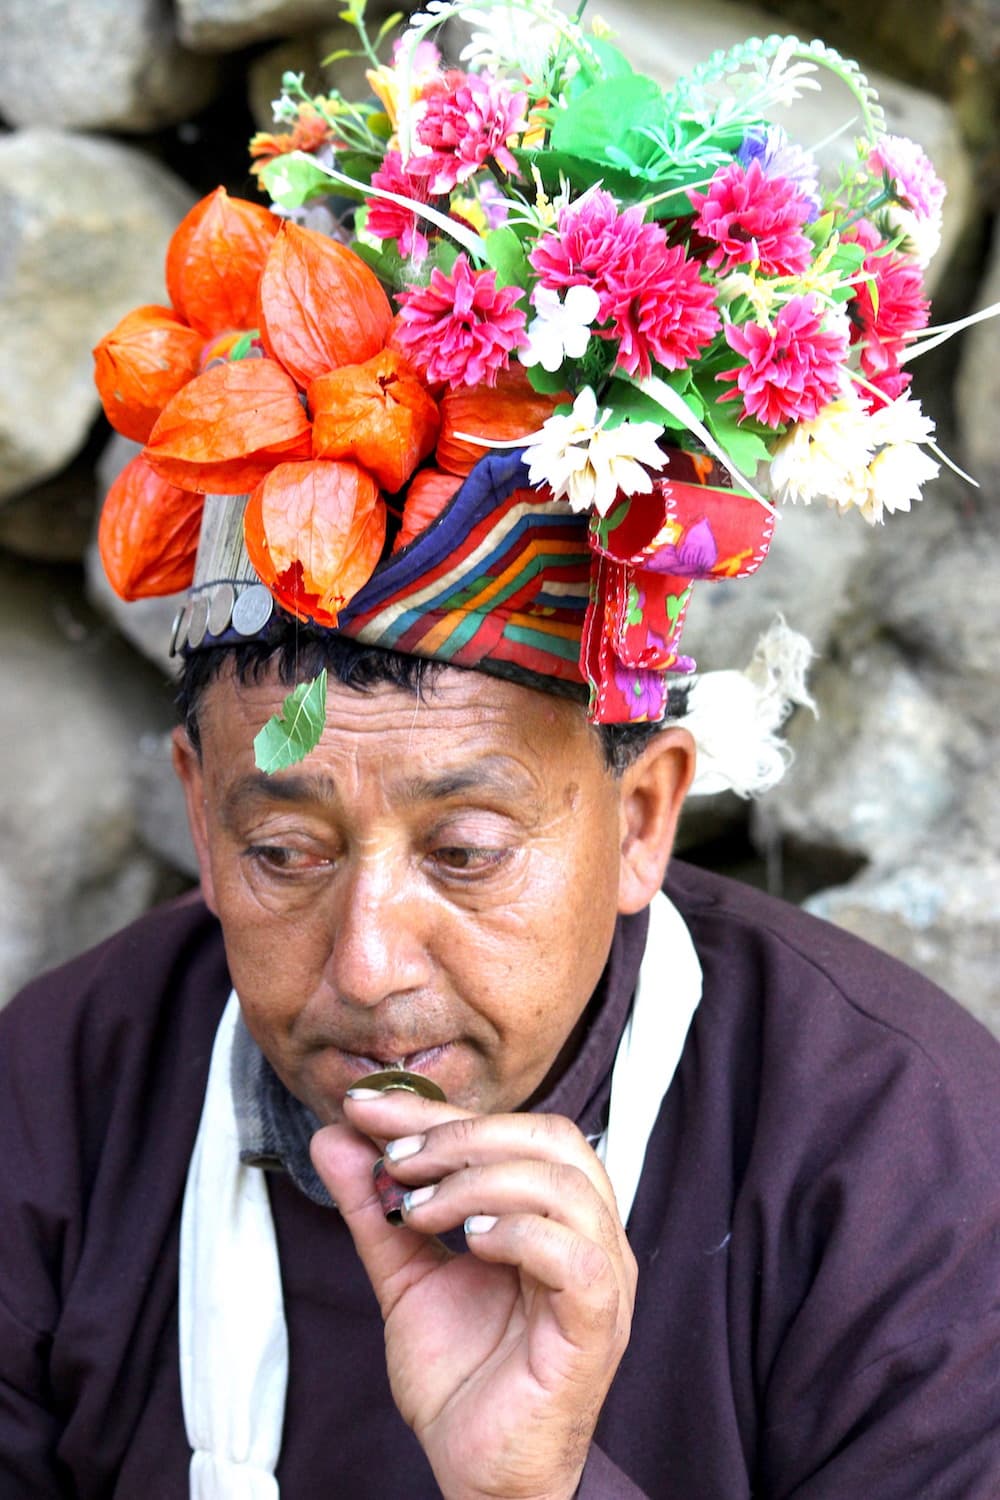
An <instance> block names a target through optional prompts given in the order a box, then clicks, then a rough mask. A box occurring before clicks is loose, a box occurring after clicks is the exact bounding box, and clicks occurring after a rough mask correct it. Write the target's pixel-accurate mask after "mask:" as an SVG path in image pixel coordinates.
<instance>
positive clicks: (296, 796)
mask: <svg viewBox="0 0 1000 1500" xmlns="http://www.w3.org/2000/svg"><path fill="white" fill-rule="evenodd" d="M336 795H337V786H336V783H335V781H334V779H333V777H332V776H327V775H324V774H319V775H310V776H268V775H266V774H265V773H264V772H263V771H257V772H251V773H250V774H249V775H247V776H241V777H240V779H239V781H237V782H235V783H234V784H233V785H232V786H231V787H230V788H229V790H228V791H227V793H226V796H225V799H224V802H223V816H224V817H231V816H232V815H233V814H234V813H236V812H238V811H239V809H240V808H241V807H242V806H245V805H246V804H247V803H253V802H295V803H303V802H332V801H333V800H334V798H335V797H336Z"/></svg>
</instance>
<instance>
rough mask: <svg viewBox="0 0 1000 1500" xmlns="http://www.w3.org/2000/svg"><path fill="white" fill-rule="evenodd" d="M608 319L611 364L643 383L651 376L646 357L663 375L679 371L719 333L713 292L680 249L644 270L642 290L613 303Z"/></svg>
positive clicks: (666, 254)
mask: <svg viewBox="0 0 1000 1500" xmlns="http://www.w3.org/2000/svg"><path fill="white" fill-rule="evenodd" d="M626 285H627V284H626ZM622 290H623V294H624V292H625V290H626V286H623V288H622ZM614 318H615V323H614V328H613V330H612V333H613V335H614V336H616V337H617V338H618V341H619V347H618V359H617V364H618V365H619V367H620V368H621V369H623V370H626V371H627V372H628V374H629V375H635V374H636V373H637V372H638V374H639V377H640V379H643V380H644V379H645V378H646V377H647V376H648V375H649V374H650V373H651V368H652V367H651V364H650V358H651V357H652V359H655V360H658V361H659V363H660V364H661V365H665V366H666V368H667V369H668V370H682V369H684V367H685V366H686V365H689V364H690V363H691V361H692V360H694V359H696V358H697V357H698V355H699V354H700V353H701V351H702V350H703V349H704V348H705V347H706V346H707V345H708V344H710V343H711V342H712V339H713V338H714V337H715V335H716V334H717V333H718V331H719V314H718V313H717V312H716V310H715V293H714V291H713V290H712V288H711V287H710V286H706V285H705V283H704V282H703V281H702V280H701V276H700V274H699V269H698V264H697V262H696V261H691V260H688V259H687V258H686V256H685V254H684V250H683V247H682V246H680V245H678V246H675V247H674V248H672V249H671V248H668V247H666V246H665V247H664V250H663V253H662V255H661V256H659V257H656V258H655V259H654V260H653V262H652V263H651V264H650V265H649V266H648V267H647V268H646V284H645V286H644V287H643V288H642V289H641V290H640V291H639V292H638V294H637V295H636V296H634V297H630V298H628V300H627V301H625V302H624V303H623V302H617V303H616V304H615V307H614Z"/></svg>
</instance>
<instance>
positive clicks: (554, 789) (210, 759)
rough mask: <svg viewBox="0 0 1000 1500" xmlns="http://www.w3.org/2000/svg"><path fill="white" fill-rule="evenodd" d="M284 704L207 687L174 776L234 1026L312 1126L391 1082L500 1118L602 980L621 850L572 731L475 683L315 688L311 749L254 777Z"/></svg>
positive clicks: (600, 768) (566, 721) (615, 786)
mask: <svg viewBox="0 0 1000 1500" xmlns="http://www.w3.org/2000/svg"><path fill="white" fill-rule="evenodd" d="M287 692H288V689H287V688H286V687H283V686H281V685H280V684H277V683H275V682H273V681H265V682H263V683H260V684H255V685H252V686H244V685H240V684H238V683H235V682H234V681H233V680H232V679H231V678H229V677H225V678H223V679H221V680H219V681H217V682H215V683H213V684H212V685H211V686H210V687H209V688H208V690H207V691H206V693H205V695H204V697H203V699H202V704H201V708H200V712H199V727H200V730H201V739H202V758H201V761H200V763H199V761H198V760H197V758H196V757H195V756H194V753H193V752H192V751H191V749H190V747H189V745H188V743H187V740H186V738H185V737H183V736H182V735H180V733H179V734H178V754H177V762H178V769H179V771H180V773H181V776H182V780H183V781H184V782H185V787H186V791H187V793H188V800H189V810H190V812H191V817H192V824H193V829H194V834H195V839H196V843H197V844H198V847H199V854H200V857H201V860H202V870H203V885H204V890H205V895H206V899H207V900H208V903H209V905H210V906H211V907H212V909H213V910H214V911H215V912H216V913H217V915H218V916H219V918H220V920H221V923H222V928H223V933H224V936H225V942H226V952H227V956H228V960H229V966H230V972H231V975H232V979H233V983H234V985H235V987H236V990H237V992H238V994H239V996H240V1001H241V1004H242V1007H243V1013H244V1016H245V1018H246V1022H247V1025H248V1027H249V1029H250V1031H251V1032H252V1034H253V1036H254V1037H255V1039H256V1041H257V1043H258V1044H259V1046H260V1047H261V1049H262V1050H263V1052H264V1053H265V1055H266V1056H267V1057H268V1059H269V1060H270V1062H271V1064H272V1066H273V1067H274V1068H275V1071H276V1072H277V1073H278V1075H279V1076H280V1077H281V1078H282V1080H283V1081H284V1083H285V1084H286V1086H287V1087H288V1088H289V1089H290V1090H291V1091H292V1093H294V1094H295V1095H296V1096H297V1097H298V1098H299V1099H301V1100H303V1101H304V1102H305V1103H306V1104H307V1105H309V1107H310V1108H311V1109H312V1110H313V1111H314V1112H315V1113H316V1114H317V1115H318V1116H319V1118H320V1119H321V1120H324V1121H327V1122H329V1121H333V1120H335V1119H337V1118H338V1116H339V1106H340V1100H341V1099H342V1097H343V1094H344V1091H345V1090H346V1089H348V1088H350V1087H351V1085H352V1084H353V1083H355V1082H356V1081H357V1080H358V1079H359V1078H361V1077H362V1076H363V1075H364V1074H366V1073H370V1072H374V1071H375V1070H377V1069H380V1068H383V1067H385V1066H386V1065H387V1064H388V1063H390V1062H399V1063H402V1064H403V1065H404V1066H406V1067H408V1068H412V1069H414V1070H415V1071H417V1072H422V1073H425V1074H427V1075H429V1076H430V1077H432V1078H434V1079H435V1080H436V1081H437V1082H438V1083H439V1084H440V1085H441V1087H442V1088H443V1089H444V1091H445V1093H446V1094H447V1097H448V1099H449V1100H450V1101H451V1102H452V1103H455V1104H458V1105H461V1106H464V1107H466V1108H469V1109H475V1110H479V1111H497V1110H510V1109H514V1108H516V1107H517V1106H519V1105H520V1104H522V1103H524V1102H525V1101H526V1100H527V1099H529V1098H530V1097H531V1095H532V1094H534V1093H535V1092H536V1091H537V1090H538V1088H539V1086H540V1085H541V1084H542V1082H543V1081H544V1080H545V1079H546V1077H547V1076H548V1075H549V1074H550V1072H551V1071H552V1069H553V1067H554V1066H555V1065H556V1064H557V1061H558V1060H559V1059H560V1054H561V1053H562V1051H563V1049H564V1047H565V1045H566V1044H567V1042H568V1040H569V1039H570V1037H571V1035H572V1033H573V1030H574V1027H575V1025H576V1022H577V1021H578V1020H579V1018H580V1016H581V1015H582V1013H583V1011H584V1009H585V1007H586V1005H587V1001H588V1000H589V998H590V996H591V994H592V992H593V989H594V987H595V985H596V983H597V981H598V979H599V977H600V974H601V970H602V968H603V965H604V962H605V959H606V957H607V953H608V949H609V946H610V942H611V935H612V930H613V927H614V922H615V917H616V914H617V912H618V909H619V880H620V864H621V853H620V852H621V849H622V846H623V842H627V840H628V837H629V817H628V814H627V812H626V810H625V808H624V806H623V786H622V782H620V781H618V780H616V779H615V778H614V777H613V776H612V775H611V774H610V773H609V772H608V771H607V770H606V768H605V765H604V760H603V755H602V751H601V747H600V744H599V741H598V739H597V736H596V735H595V734H594V732H593V731H592V730H591V729H590V728H589V727H588V725H587V723H586V721H585V719H584V716H583V713H582V711H581V710H580V709H579V708H577V707H576V706H574V705H573V704H570V703H566V702H563V701H561V700H559V699H555V698H549V697H548V696H546V695H545V694H542V693H538V692H533V691H531V690H529V689H526V688H521V687H518V686H515V685H514V684H511V683H506V682H500V681H496V680H493V679H490V678H488V677H485V676H482V675H480V674H478V673H466V672H457V671H444V672H442V673H441V674H440V675H439V676H438V677H437V678H436V679H435V681H434V683H433V686H432V687H431V688H430V689H429V690H428V692H427V694H426V696H425V698H423V699H417V698H415V697H414V696H412V695H411V694H410V693H408V692H406V691H405V690H402V689H397V688H394V687H391V686H385V687H380V688H377V689H376V690H374V691H372V692H371V693H360V692H356V691H354V690H351V689H348V688H345V687H342V686H339V685H337V684H333V685H331V687H330V690H329V697H328V707H327V721H326V729H325V731H324V734H323V737H322V739H321V741H320V744H319V746H318V747H317V749H316V750H314V751H313V752H312V753H311V754H310V755H309V756H307V757H306V759H305V760H304V761H303V762H301V763H300V764H299V765H298V766H295V767H293V768H291V769H289V770H287V771H282V772H279V773H277V774H276V775H273V776H265V775H263V774H261V773H260V772H258V771H257V770H256V769H255V767H254V762H253V738H254V735H255V734H256V732H257V730H258V729H260V728H261V726H262V725H263V724H264V723H265V722H266V721H267V719H268V718H270V716H271V715H272V714H274V713H276V712H278V711H279V710H280V707H281V704H282V701H283V699H284V697H285V695H286V693H287Z"/></svg>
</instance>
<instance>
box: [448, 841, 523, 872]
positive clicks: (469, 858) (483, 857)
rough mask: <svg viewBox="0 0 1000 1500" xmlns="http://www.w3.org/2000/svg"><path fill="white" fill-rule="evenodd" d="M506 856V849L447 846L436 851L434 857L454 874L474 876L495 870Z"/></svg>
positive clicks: (459, 845)
mask: <svg viewBox="0 0 1000 1500" xmlns="http://www.w3.org/2000/svg"><path fill="white" fill-rule="evenodd" d="M506 855H507V850H506V849H474V848H470V847H469V846H467V845H465V844H445V845H442V847H441V848H439V849H435V850H434V853H433V856H432V857H433V859H434V860H435V862H436V863H437V864H439V865H443V866H444V868H445V869H446V870H448V871H450V872H452V873H454V874H457V875H472V874H478V873H482V872H484V871H486V870H491V869H494V868H495V867H496V866H497V865H498V864H500V863H501V861H502V860H504V859H505V858H506Z"/></svg>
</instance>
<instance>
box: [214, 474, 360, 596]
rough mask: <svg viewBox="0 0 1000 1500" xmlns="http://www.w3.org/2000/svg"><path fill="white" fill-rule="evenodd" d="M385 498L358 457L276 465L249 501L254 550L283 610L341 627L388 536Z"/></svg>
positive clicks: (249, 539) (248, 530)
mask: <svg viewBox="0 0 1000 1500" xmlns="http://www.w3.org/2000/svg"><path fill="white" fill-rule="evenodd" d="M385 521H386V512H385V504H384V502H383V501H382V499H381V497H380V495H379V492H378V489H377V487H376V485H375V481H374V480H373V479H372V477H371V475H370V474H368V473H367V472H366V470H364V469H362V468H360V467H359V465H358V464H355V463H350V462H347V461H342V460H329V459H314V460H313V461H312V462H309V463H285V464H280V465H279V466H278V467H277V468H275V469H274V470H272V472H271V473H270V474H269V475H268V477H267V478H266V479H265V480H264V481H263V482H262V483H261V484H260V485H259V486H258V488H257V489H256V490H255V491H254V493H253V495H251V497H250V500H249V502H248V503H247V508H246V512H245V514H244V517H243V533H244V537H245V540H246V548H247V555H248V556H249V558H250V561H251V562H252V563H253V565H254V567H255V568H256V570H257V573H258V575H259V576H260V578H261V579H262V580H263V582H264V583H266V584H267V587H268V588H269V589H270V590H271V593H272V594H273V595H274V597H275V599H276V600H277V601H278V603H279V604H280V605H281V606H282V608H283V609H286V610H288V611H289V613H290V614H293V615H296V616H297V617H298V618H299V619H300V620H314V621H315V622H316V623H317V624H318V625H325V626H334V625H336V623H337V615H338V612H339V611H340V610H341V609H343V608H344V606H345V605H346V604H347V603H348V602H349V601H350V600H351V599H352V598H353V597H354V595H355V594H356V593H357V592H358V590H359V589H360V588H362V587H363V585H364V584H366V583H367V582H368V579H369V578H370V577H371V575H372V573H373V572H374V571H375V567H376V564H377V563H378V560H379V557H380V556H381V553H382V545H383V543H384V541H385Z"/></svg>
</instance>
